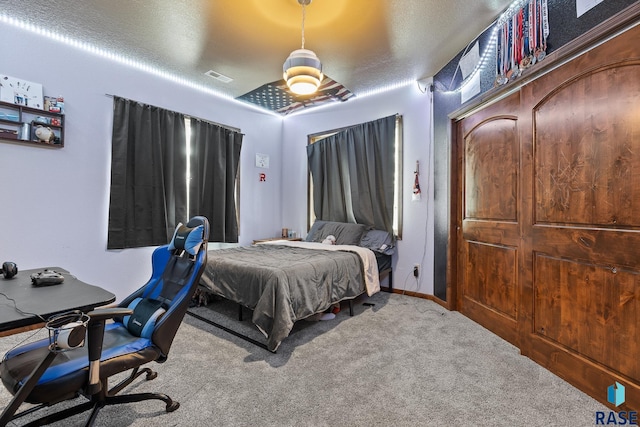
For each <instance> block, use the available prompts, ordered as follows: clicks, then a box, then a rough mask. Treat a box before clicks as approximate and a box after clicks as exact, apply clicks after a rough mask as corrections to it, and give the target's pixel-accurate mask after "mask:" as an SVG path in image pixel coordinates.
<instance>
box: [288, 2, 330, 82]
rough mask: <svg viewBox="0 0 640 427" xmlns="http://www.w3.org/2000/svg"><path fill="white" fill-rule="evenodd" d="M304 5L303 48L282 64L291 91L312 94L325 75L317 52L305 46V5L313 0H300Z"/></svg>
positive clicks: (292, 53) (295, 51) (294, 52)
mask: <svg viewBox="0 0 640 427" xmlns="http://www.w3.org/2000/svg"><path fill="white" fill-rule="evenodd" d="M298 3H300V5H302V48H301V49H297V50H294V51H293V52H291V54H290V55H289V57H288V58H287V60H286V61H284V65H283V66H282V70H283V78H284V80H285V81H286V82H287V86H289V89H291V92H293V93H295V94H297V95H311V94H312V93H315V92H316V91H317V90H318V87H319V86H320V83H322V79H323V78H324V75H323V74H322V63H321V62H320V59H318V57H317V56H316V54H315V53H314V52H313V51H311V50H309V49H305V48H304V19H305V14H306V13H305V12H306V10H305V7H306V6H307V5H308V4H310V3H311V0H298Z"/></svg>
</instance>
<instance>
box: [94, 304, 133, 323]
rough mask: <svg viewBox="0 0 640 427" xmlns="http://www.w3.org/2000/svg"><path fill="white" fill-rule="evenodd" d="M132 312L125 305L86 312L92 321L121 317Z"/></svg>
mask: <svg viewBox="0 0 640 427" xmlns="http://www.w3.org/2000/svg"><path fill="white" fill-rule="evenodd" d="M130 314H133V310H132V309H130V308H126V307H112V308H99V309H96V310H93V311H90V312H88V313H87V316H89V317H90V318H91V321H92V322H94V321H95V322H98V321H100V320H106V319H112V318H114V317H118V316H120V317H122V316H128V315H130Z"/></svg>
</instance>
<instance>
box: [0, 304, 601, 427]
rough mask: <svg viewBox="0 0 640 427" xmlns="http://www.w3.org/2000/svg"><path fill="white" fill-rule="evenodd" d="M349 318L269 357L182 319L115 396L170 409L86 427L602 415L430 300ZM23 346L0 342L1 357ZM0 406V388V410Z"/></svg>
mask: <svg viewBox="0 0 640 427" xmlns="http://www.w3.org/2000/svg"><path fill="white" fill-rule="evenodd" d="M362 302H368V303H374V304H375V306H373V307H370V306H363V305H362ZM225 304H226V303H223V302H214V303H212V304H211V305H210V307H211V308H214V309H216V310H218V311H219V312H223V313H226V314H223V315H220V314H216V313H215V312H211V314H210V316H213V317H215V318H216V320H218V321H222V322H228V324H229V325H231V326H234V324H235V327H237V328H238V329H240V330H242V329H243V328H244V330H245V332H246V331H249V333H255V334H256V335H255V337H256V338H261V336H260V335H259V334H258V333H256V332H255V331H253V332H252V328H251V326H250V322H249V321H248V320H245V322H244V323H245V325H242V324H239V323H238V321H237V320H236V319H235V316H236V314H237V311H236V309H235V308H233V307H231V308H230V307H227V306H225ZM203 310H205V311H204V313H206V311H211V310H210V308H209V307H207V308H200V309H199V311H201V312H202V311H203ZM354 311H355V316H353V317H349V315H348V309H346V305H345V306H343V310H342V311H341V312H340V313H338V315H337V317H336V318H335V319H333V320H328V321H321V322H305V321H302V322H299V324H298V325H297V326H296V328H295V329H294V331H293V333H292V334H291V335H290V336H289V337H288V338H287V339H286V340H285V341H284V342H283V343H282V345H281V346H280V348H279V349H278V352H277V353H276V354H273V353H270V352H268V351H266V350H264V349H262V348H259V347H256V346H254V345H253V344H250V343H248V342H246V341H244V340H242V339H239V338H236V337H234V336H232V335H229V334H228V333H227V332H224V331H222V330H220V329H216V328H214V327H212V326H209V325H207V324H205V323H203V322H201V321H200V320H198V319H195V318H193V317H191V316H186V317H185V320H184V323H183V325H182V326H181V328H180V330H179V331H178V334H177V336H176V339H175V341H174V344H173V347H172V351H171V354H170V355H169V359H168V361H167V362H166V363H164V364H161V365H158V364H155V363H152V364H151V365H150V366H151V367H152V369H157V371H158V377H157V378H156V379H154V380H152V381H145V380H144V379H141V380H139V381H138V382H136V383H134V384H133V385H132V386H130V387H129V388H128V389H126V390H125V392H127V391H131V392H133V391H135V392H143V391H161V392H163V393H166V394H168V395H170V396H171V397H172V398H174V399H175V400H177V401H179V402H180V404H181V406H180V408H179V409H178V410H177V411H176V412H173V413H165V412H164V404H163V403H162V402H160V401H149V402H141V403H134V404H126V405H120V406H116V407H106V408H104V409H102V411H101V412H100V414H99V415H98V420H97V422H96V425H97V426H118V427H121V426H140V427H151V426H190V427H191V426H454V425H455V426H587V425H593V424H594V423H595V411H608V409H607V408H606V407H604V406H603V405H601V404H600V403H598V402H597V401H595V400H594V399H592V398H590V397H589V396H587V395H585V394H584V393H582V392H580V391H578V390H577V389H575V388H574V387H572V386H570V385H569V384H567V383H566V382H565V381H563V380H562V379H560V378H558V377H557V376H555V375H553V374H551V373H550V372H548V371H547V370H545V369H543V368H542V367H540V366H538V365H537V364H535V363H534V362H533V361H531V360H530V359H528V358H526V357H523V356H521V355H520V354H519V351H518V349H517V348H515V347H514V346H512V345H511V344H509V343H507V342H505V341H504V340H502V339H500V338H498V337H497V336H496V335H494V334H492V333H491V332H489V331H487V330H486V329H484V328H482V327H481V326H479V325H478V324H476V323H474V322H472V321H471V320H469V319H467V318H466V317H464V316H462V315H460V314H459V313H457V312H448V311H446V310H445V309H443V308H442V307H440V306H439V305H437V304H435V303H433V302H431V301H427V300H422V299H416V298H412V297H407V296H402V295H398V294H392V295H390V294H387V293H379V294H376V295H374V296H373V297H371V298H360V299H358V300H357V301H356V302H355V303H354ZM227 314H228V315H229V317H227V319H226V320H224V318H225V317H226V315H227ZM247 318H250V314H249V313H248V311H247V312H245V319H247ZM28 337H30V333H24V334H20V335H14V336H11V337H6V338H2V339H0V353H1V354H4V352H6V351H7V350H8V349H9V348H11V347H12V346H13V345H15V344H16V343H18V342H20V341H21V340H24V339H25V338H28ZM29 339H31V338H29ZM9 400H10V395H9V393H8V392H6V391H5V390H4V388H2V389H1V390H0V407H2V408H4V407H5V406H6V405H7V403H8V402H9ZM81 400H83V399H79V400H78V401H81ZM64 405H68V404H67V403H65V404H64ZM84 418H85V417H84V416H77V417H75V418H72V419H69V420H67V421H65V422H64V423H59V424H56V425H59V426H72V425H82V423H83V420H84ZM22 423H24V421H22ZM10 425H12V424H10ZM15 425H21V423H17V422H16V424H15Z"/></svg>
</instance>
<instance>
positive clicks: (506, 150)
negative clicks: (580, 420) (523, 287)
mask: <svg viewBox="0 0 640 427" xmlns="http://www.w3.org/2000/svg"><path fill="white" fill-rule="evenodd" d="M519 104H520V101H519V94H518V93H516V94H514V95H511V96H510V97H509V98H506V99H504V100H502V101H500V102H498V103H496V104H494V105H493V106H491V107H488V108H486V109H483V110H482V111H480V112H478V113H475V114H473V115H472V116H470V117H468V118H465V119H464V120H462V121H460V122H458V125H457V126H458V128H457V135H458V138H457V143H458V147H457V151H458V153H459V156H460V162H461V164H460V165H459V169H458V170H459V171H460V175H459V177H458V180H459V185H458V187H459V188H460V189H461V192H460V194H459V203H458V209H459V212H458V213H457V214H458V215H460V217H459V221H458V224H461V230H459V232H458V251H459V252H458V285H459V287H458V292H457V305H458V309H459V310H460V312H462V313H463V314H464V315H466V316H468V317H470V318H471V319H473V320H475V321H476V322H478V323H480V324H481V325H483V326H485V327H486V328H487V329H490V330H491V331H493V332H495V333H497V334H498V335H500V336H501V337H502V338H504V339H506V340H507V341H509V342H511V343H513V344H515V345H518V341H519V340H518V323H517V321H518V309H519V307H518V299H519V280H518V263H519V261H518V259H519V257H520V253H521V250H520V244H521V242H520V233H521V230H520V220H521V215H520V211H519V193H520V189H519V187H520V185H519V182H518V181H519V176H520V172H519V169H520V160H519V159H520V143H519V141H520V138H519V136H518V116H517V112H518V110H519Z"/></svg>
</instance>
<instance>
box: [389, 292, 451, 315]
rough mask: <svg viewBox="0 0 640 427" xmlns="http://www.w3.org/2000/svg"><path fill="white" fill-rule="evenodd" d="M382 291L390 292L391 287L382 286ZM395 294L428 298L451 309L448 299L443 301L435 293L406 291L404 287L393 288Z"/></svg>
mask: <svg viewBox="0 0 640 427" xmlns="http://www.w3.org/2000/svg"><path fill="white" fill-rule="evenodd" d="M380 289H381V290H382V291H384V292H389V288H387V287H381V288H380ZM391 292H392V293H394V294H401V295H407V296H410V297H414V298H422V299H428V300H430V301H433V302H435V303H436V304H438V305H441V306H442V307H444V308H446V309H447V310H449V311H451V308H450V305H449V303H448V302H447V301H443V300H441V299H440V298H438V297H436V296H434V295H430V294H423V293H421V292H415V291H405V290H402V289H393V290H392V291H391Z"/></svg>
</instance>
